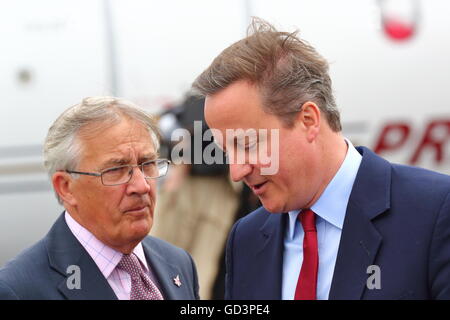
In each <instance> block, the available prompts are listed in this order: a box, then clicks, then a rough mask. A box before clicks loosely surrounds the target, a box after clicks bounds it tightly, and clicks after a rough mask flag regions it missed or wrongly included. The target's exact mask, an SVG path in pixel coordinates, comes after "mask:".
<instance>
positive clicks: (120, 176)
mask: <svg viewBox="0 0 450 320" xmlns="http://www.w3.org/2000/svg"><path fill="white" fill-rule="evenodd" d="M169 164H170V161H169V160H167V159H157V160H151V161H147V162H143V163H141V164H133V165H132V164H128V165H123V166H118V167H113V168H108V169H105V170H102V171H101V172H100V173H96V172H81V171H74V170H61V171H64V172H67V173H75V174H84V175H87V176H94V177H100V178H101V180H102V183H103V185H105V186H117V185H120V184H125V183H128V182H129V181H130V180H131V177H132V176H133V172H134V170H133V169H134V168H135V167H139V168H140V169H141V171H142V173H143V174H144V178H145V179H157V178H160V177H162V176H164V175H166V173H167V171H168V169H169Z"/></svg>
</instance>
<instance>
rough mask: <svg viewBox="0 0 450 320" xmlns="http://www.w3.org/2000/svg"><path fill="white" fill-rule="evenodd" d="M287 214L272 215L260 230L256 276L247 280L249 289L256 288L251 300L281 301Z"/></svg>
mask: <svg viewBox="0 0 450 320" xmlns="http://www.w3.org/2000/svg"><path fill="white" fill-rule="evenodd" d="M286 217H287V214H284V213H280V214H272V213H269V216H268V218H267V220H266V222H265V224H264V225H263V226H262V227H261V229H260V234H259V237H260V239H258V240H257V243H258V246H259V247H257V250H256V251H255V257H254V263H253V266H255V269H254V271H255V272H254V274H253V275H250V277H249V278H248V279H247V281H248V282H252V283H249V284H248V285H249V287H255V285H256V287H257V288H258V290H255V291H254V292H253V294H254V297H251V299H264V300H266V299H269V300H280V299H281V285H282V283H281V282H282V272H283V268H282V267H283V235H284V229H285V226H286Z"/></svg>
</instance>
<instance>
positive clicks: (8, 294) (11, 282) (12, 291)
mask: <svg viewBox="0 0 450 320" xmlns="http://www.w3.org/2000/svg"><path fill="white" fill-rule="evenodd" d="M48 269H49V264H48V258H47V251H46V247H45V240H44V239H42V240H40V241H39V242H37V243H36V244H34V245H33V246H31V247H29V248H27V249H25V250H24V251H22V252H21V253H20V254H19V255H18V256H17V257H15V258H13V259H12V260H10V261H8V262H7V263H6V264H5V266H4V267H2V268H1V269H0V299H10V298H12V297H14V296H15V297H16V299H20V298H21V297H24V296H26V295H27V294H28V293H29V292H30V289H31V290H32V287H33V286H34V285H37V282H39V281H40V279H42V278H43V273H44V272H45V270H48Z"/></svg>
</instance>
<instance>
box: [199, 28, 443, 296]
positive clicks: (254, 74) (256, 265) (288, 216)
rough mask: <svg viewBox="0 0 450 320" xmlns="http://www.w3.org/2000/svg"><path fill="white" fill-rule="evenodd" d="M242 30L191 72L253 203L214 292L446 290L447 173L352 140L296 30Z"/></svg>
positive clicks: (317, 61) (322, 70) (324, 69)
mask: <svg viewBox="0 0 450 320" xmlns="http://www.w3.org/2000/svg"><path fill="white" fill-rule="evenodd" d="M251 30H252V31H253V32H252V33H250V34H249V35H248V36H247V37H246V38H245V39H243V40H241V41H238V42H236V43H235V44H233V45H231V46H230V47H228V48H227V49H225V50H224V51H223V52H222V53H221V54H220V55H219V56H218V57H217V58H216V59H215V60H214V61H213V63H212V64H211V66H210V67H208V69H207V70H205V71H204V72H203V73H202V74H201V75H200V76H199V77H198V78H197V79H196V81H195V82H194V84H193V87H194V89H196V90H197V91H199V92H200V94H202V95H204V96H206V101H205V118H206V121H207V123H208V125H209V127H210V128H212V129H215V130H214V132H213V134H214V136H215V138H216V141H217V143H218V144H219V145H220V146H221V147H222V148H223V149H224V150H225V151H227V153H228V154H229V158H230V159H229V161H230V174H231V177H232V179H233V180H235V181H240V180H243V181H244V182H245V183H246V184H247V185H248V186H249V187H250V188H251V189H252V190H253V192H254V193H255V194H256V195H257V196H258V197H259V199H260V200H261V202H262V205H263V207H261V208H260V209H257V210H256V211H254V212H252V213H250V214H249V215H247V216H246V217H244V218H242V219H240V220H239V221H238V222H237V223H236V224H235V225H234V227H233V229H232V231H231V233H230V236H229V240H228V245H227V252H226V264H227V275H226V298H228V299H401V298H405V299H450V177H449V176H446V175H442V174H438V173H434V172H431V171H427V170H423V169H418V168H413V167H408V166H402V165H394V164H391V163H389V162H387V161H385V160H383V159H382V158H380V157H379V156H377V155H375V154H374V153H372V152H371V151H370V150H369V149H367V148H364V147H359V148H355V147H353V145H352V144H351V142H350V141H348V140H346V139H345V138H344V137H343V136H342V135H341V123H340V115H339V111H338V110H337V108H336V104H335V101H334V98H333V95H332V88H331V80H330V77H329V75H328V64H327V62H326V61H325V60H324V59H323V58H322V57H321V56H320V55H319V54H318V53H317V52H316V51H315V49H314V48H312V47H311V46H310V45H308V44H306V43H305V42H303V41H302V40H301V39H299V38H298V37H297V36H296V33H286V32H279V31H277V30H276V29H275V28H273V27H272V26H271V25H270V24H268V23H266V22H264V21H261V20H254V22H253V25H252V29H251ZM261 151H263V152H262V153H261Z"/></svg>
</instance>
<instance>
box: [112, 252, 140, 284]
mask: <svg viewBox="0 0 450 320" xmlns="http://www.w3.org/2000/svg"><path fill="white" fill-rule="evenodd" d="M117 266H118V267H119V268H121V269H123V270H125V271H126V272H128V273H129V274H130V276H131V278H136V277H139V275H140V274H141V273H142V272H143V270H142V267H141V264H140V262H139V259H138V258H137V257H136V256H135V255H134V254H124V255H123V256H122V259H121V260H120V261H119V263H118V264H117Z"/></svg>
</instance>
